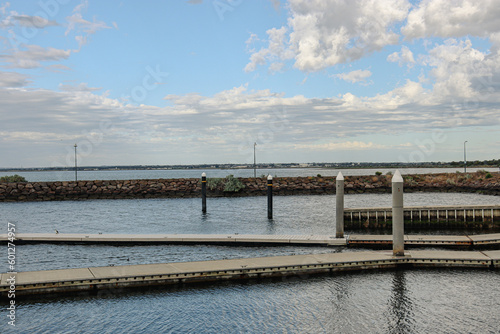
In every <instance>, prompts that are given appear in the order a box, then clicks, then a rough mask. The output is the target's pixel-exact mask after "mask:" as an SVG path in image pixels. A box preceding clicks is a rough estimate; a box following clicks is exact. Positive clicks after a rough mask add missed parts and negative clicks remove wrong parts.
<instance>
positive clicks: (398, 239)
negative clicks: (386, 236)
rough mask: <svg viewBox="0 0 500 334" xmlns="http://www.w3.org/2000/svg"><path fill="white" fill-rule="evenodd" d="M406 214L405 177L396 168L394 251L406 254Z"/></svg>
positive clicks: (393, 192)
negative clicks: (404, 214) (404, 202)
mask: <svg viewBox="0 0 500 334" xmlns="http://www.w3.org/2000/svg"><path fill="white" fill-rule="evenodd" d="M404 234H405V232H404V216H403V177H402V176H401V173H400V172H399V170H396V173H394V176H393V177H392V238H393V240H392V253H393V255H394V256H404V255H405V247H404Z"/></svg>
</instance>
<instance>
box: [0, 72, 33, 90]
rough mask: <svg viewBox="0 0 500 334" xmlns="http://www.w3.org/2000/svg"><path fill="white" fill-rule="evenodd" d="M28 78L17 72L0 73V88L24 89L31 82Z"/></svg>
mask: <svg viewBox="0 0 500 334" xmlns="http://www.w3.org/2000/svg"><path fill="white" fill-rule="evenodd" d="M27 79H28V77H27V76H25V75H23V74H20V73H15V72H0V87H23V86H26V85H27V84H28V83H29V81H28V80H27Z"/></svg>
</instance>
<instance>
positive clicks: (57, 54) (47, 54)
mask: <svg viewBox="0 0 500 334" xmlns="http://www.w3.org/2000/svg"><path fill="white" fill-rule="evenodd" d="M25 49H26V50H11V52H10V54H6V55H0V59H3V60H4V61H5V62H7V63H8V64H9V65H8V67H10V68H37V67H40V66H42V65H41V63H40V62H46V61H59V60H63V59H67V58H68V57H69V56H70V54H71V51H70V50H59V49H54V48H44V47H41V46H39V45H26V46H25Z"/></svg>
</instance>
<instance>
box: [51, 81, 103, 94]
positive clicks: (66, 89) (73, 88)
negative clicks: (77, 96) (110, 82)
mask: <svg viewBox="0 0 500 334" xmlns="http://www.w3.org/2000/svg"><path fill="white" fill-rule="evenodd" d="M59 89H60V90H61V91H64V92H96V91H99V90H101V89H102V88H95V87H89V86H88V85H87V84H86V83H84V82H82V83H80V84H78V85H76V86H73V85H63V84H60V85H59Z"/></svg>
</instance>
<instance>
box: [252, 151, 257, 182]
mask: <svg viewBox="0 0 500 334" xmlns="http://www.w3.org/2000/svg"><path fill="white" fill-rule="evenodd" d="M255 146H257V143H256V142H254V143H253V178H254V179H255V178H257V164H256V160H255Z"/></svg>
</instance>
